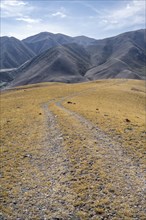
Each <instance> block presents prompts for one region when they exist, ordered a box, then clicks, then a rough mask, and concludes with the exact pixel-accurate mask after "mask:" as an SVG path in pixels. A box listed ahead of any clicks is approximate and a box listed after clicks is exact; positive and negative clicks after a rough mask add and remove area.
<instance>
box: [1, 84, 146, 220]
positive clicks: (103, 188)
mask: <svg viewBox="0 0 146 220" xmlns="http://www.w3.org/2000/svg"><path fill="white" fill-rule="evenodd" d="M70 95H72V97H70V98H67V99H65V100H64V102H63V105H64V106H65V107H66V108H68V109H70V110H72V111H74V112H77V113H79V114H80V115H82V116H84V117H85V118H87V119H89V120H90V121H92V123H93V124H94V125H96V126H98V127H99V128H101V129H102V130H103V131H105V132H107V134H108V135H110V136H111V137H113V139H114V138H116V139H117V138H118V141H119V142H121V143H122V145H123V146H124V148H125V149H126V150H127V152H128V154H130V155H131V157H132V158H133V160H135V161H136V160H140V161H141V163H142V164H143V158H144V147H145V145H144V144H145V132H146V131H145V87H144V82H143V81H133V80H128V81H125V82H123V80H107V81H104V80H103V81H97V82H92V83H83V84H75V85H65V84H62V83H45V84H42V85H41V84H40V85H29V86H25V87H20V88H19V89H14V90H10V91H7V92H4V93H2V94H1V173H0V174H1V177H2V178H1V185H2V191H1V193H2V197H3V203H2V207H1V210H2V213H4V214H5V216H6V217H7V219H13V218H11V217H10V216H13V214H14V213H16V215H17V209H15V202H16V203H17V198H19V196H20V194H22V191H21V189H22V184H23V187H24V186H25V187H26V188H27V186H29V188H30V189H31V190H29V193H28V192H27V190H26V191H25V192H24V201H23V202H25V203H27V202H30V198H31V197H33V195H34V194H35V188H36V187H37V183H36V178H37V179H41V180H43V178H44V179H45V174H44V173H42V172H41V171H40V170H39V168H38V167H36V166H32V164H31V162H30V157H31V156H33V157H37V158H39V157H41V148H42V145H41V144H40V143H41V142H42V141H43V139H44V130H45V129H46V128H45V126H46V123H45V120H46V118H45V115H44V111H43V108H42V104H43V103H46V102H48V101H49V100H54V101H55V100H60V98H63V97H66V96H70ZM68 101H69V102H72V103H75V104H72V103H70V104H69V103H67V102H68ZM50 109H51V110H52V112H53V113H54V114H55V115H57V122H58V124H59V126H60V128H61V130H62V133H63V138H64V148H65V151H66V152H67V155H68V158H69V161H70V165H71V167H70V173H71V175H70V176H68V180H67V181H69V182H70V183H71V188H72V190H73V192H74V193H75V195H76V197H75V200H74V201H73V205H74V207H75V210H76V215H77V216H79V217H80V219H83V220H84V219H85V220H86V219H100V216H104V214H105V213H108V209H109V210H112V211H113V213H114V210H115V209H116V216H115V217H114V215H113V218H112V219H125V220H126V219H133V218H132V215H134V213H135V212H134V210H133V208H132V207H129V205H128V204H126V203H125V200H123V204H122V205H123V206H122V205H121V204H120V202H121V201H120V199H119V198H120V196H121V192H120V191H116V192H115V188H114V187H113V184H112V181H111V183H110V182H109V177H108V176H107V173H106V170H105V167H104V161H103V160H102V152H100V155H99V156H98V149H97V148H96V145H97V143H95V142H93V137H92V133H89V130H88V129H85V128H84V127H83V125H82V124H81V123H79V121H78V120H77V119H76V118H75V117H74V116H73V115H69V113H68V112H66V111H64V110H63V109H61V108H59V107H58V106H56V104H55V102H52V103H51V104H50ZM127 119H128V120H127ZM48 145H49V143H48ZM103 154H104V152H103ZM94 155H95V156H94ZM34 176H35V178H34ZM64 181H66V180H64ZM41 184H42V187H44V188H49V186H50V183H49V181H48V182H46V181H42V182H41ZM25 187H24V188H25ZM113 195H114V196H116V198H115V197H113ZM111 201H112V202H111ZM20 206H21V205H20ZM32 207H33V208H32V209H34V210H32V213H33V214H32V216H33V217H34V218H35V219H40V218H39V215H38V216H37V214H36V210H35V204H32ZM19 208H20V207H19ZM22 209H23V207H22ZM131 213H132V214H131ZM47 214H48V216H49V211H48V213H47ZM97 216H99V218H98V217H97ZM140 218H141V219H144V215H143V214H142V213H141V216H140Z"/></svg>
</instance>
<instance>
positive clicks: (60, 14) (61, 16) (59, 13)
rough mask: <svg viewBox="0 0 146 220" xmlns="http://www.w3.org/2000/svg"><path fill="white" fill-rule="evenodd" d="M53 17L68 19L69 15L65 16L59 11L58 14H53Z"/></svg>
mask: <svg viewBox="0 0 146 220" xmlns="http://www.w3.org/2000/svg"><path fill="white" fill-rule="evenodd" d="M52 16H53V17H60V18H66V17H67V15H66V14H64V13H63V12H61V11H58V12H56V13H53V14H52Z"/></svg>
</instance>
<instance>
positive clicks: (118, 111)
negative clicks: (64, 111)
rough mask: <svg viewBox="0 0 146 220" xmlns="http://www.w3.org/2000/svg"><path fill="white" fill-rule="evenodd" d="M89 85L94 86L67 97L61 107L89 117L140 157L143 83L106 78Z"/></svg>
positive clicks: (142, 148) (145, 90)
mask: <svg viewBox="0 0 146 220" xmlns="http://www.w3.org/2000/svg"><path fill="white" fill-rule="evenodd" d="M91 85H94V86H95V85H96V87H94V88H95V90H93V91H88V92H85V93H82V94H80V95H78V96H76V97H74V98H69V100H67V101H65V102H64V106H65V107H66V108H69V109H71V110H73V111H75V112H78V113H80V114H81V115H83V116H84V117H86V118H88V119H90V120H91V121H92V122H93V123H94V124H95V125H97V126H98V127H100V128H101V129H102V130H104V131H106V132H107V133H108V134H109V135H110V136H111V137H114V136H115V135H116V136H117V137H118V138H119V141H120V142H121V143H123V145H124V146H125V147H127V149H128V148H129V152H131V154H132V155H133V156H134V155H135V156H138V158H142V157H143V156H144V152H145V143H146V142H145V134H146V133H145V132H146V130H145V125H146V112H145V108H146V88H145V83H144V82H143V81H136V80H135V81H132V80H127V81H125V82H124V83H122V80H119V81H118V80H111V81H110V80H109V81H107V82H106V81H102V82H100V83H99V82H98V81H97V82H95V83H93V84H91ZM133 88H135V89H133ZM68 101H71V102H73V103H76V105H69V104H68V103H67V102H68ZM127 119H128V120H127Z"/></svg>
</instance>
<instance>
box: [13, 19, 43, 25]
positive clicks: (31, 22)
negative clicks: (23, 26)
mask: <svg viewBox="0 0 146 220" xmlns="http://www.w3.org/2000/svg"><path fill="white" fill-rule="evenodd" d="M16 20H17V21H24V22H26V23H28V24H37V23H40V22H41V19H33V18H30V17H19V18H16Z"/></svg>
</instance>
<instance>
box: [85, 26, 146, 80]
mask: <svg viewBox="0 0 146 220" xmlns="http://www.w3.org/2000/svg"><path fill="white" fill-rule="evenodd" d="M145 48H146V35H145V30H138V31H131V32H127V33H123V34H120V35H118V36H115V37H112V38H107V39H104V40H98V41H96V43H95V44H94V45H93V46H89V47H88V52H89V53H90V55H91V59H92V65H93V68H91V69H90V70H88V71H87V72H86V74H85V76H86V77H87V78H88V79H91V80H95V79H103V78H104V79H106V78H132V79H141V78H144V76H145V65H146V50H145Z"/></svg>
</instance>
